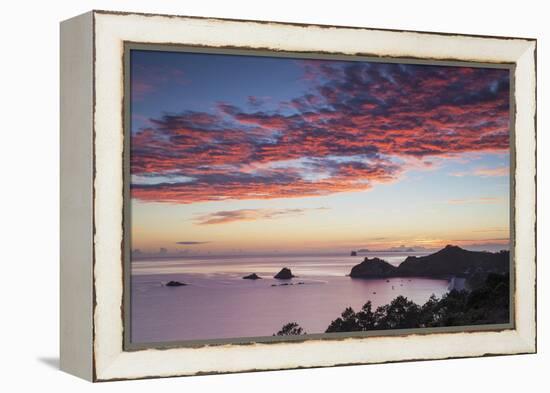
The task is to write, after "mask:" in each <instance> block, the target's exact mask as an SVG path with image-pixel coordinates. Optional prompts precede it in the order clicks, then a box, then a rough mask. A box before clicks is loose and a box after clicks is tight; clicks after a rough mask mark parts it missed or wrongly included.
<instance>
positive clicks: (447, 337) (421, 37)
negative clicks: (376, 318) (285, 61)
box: [61, 11, 536, 381]
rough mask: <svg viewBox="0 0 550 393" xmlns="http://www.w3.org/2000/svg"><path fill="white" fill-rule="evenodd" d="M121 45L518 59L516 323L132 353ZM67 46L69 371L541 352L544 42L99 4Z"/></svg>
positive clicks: (164, 370)
mask: <svg viewBox="0 0 550 393" xmlns="http://www.w3.org/2000/svg"><path fill="white" fill-rule="evenodd" d="M125 42H139V43H152V44H176V45H186V46H208V47H219V48H221V47H225V48H229V47H231V48H243V49H247V48H248V49H250V48H253V49H260V50H264V51H265V50H273V51H289V52H308V53H334V54H342V55H364V56H379V57H388V58H394V57H395V58H418V59H430V60H452V61H469V62H483V63H511V64H515V67H516V68H515V74H514V78H515V80H514V81H513V83H514V85H515V109H516V114H515V134H516V136H515V146H513V147H512V148H513V149H515V157H516V159H515V162H516V170H515V176H514V178H515V183H514V191H515V192H514V193H512V195H515V201H514V206H515V209H514V210H513V215H514V223H515V238H514V239H513V242H514V250H515V293H514V303H515V328H514V329H508V330H502V331H483V332H461V333H433V334H412V335H403V336H395V335H393V336H387V337H368V338H358V337H353V338H345V339H339V340H321V339H315V340H307V341H305V342H281V343H269V344H266V343H255V344H251V345H236V344H224V345H215V346H202V347H196V348H189V347H188V348H172V349H163V350H159V349H143V350H136V351H124V349H123V315H122V312H121V310H122V309H123V307H122V301H123V282H124V280H123V255H122V247H121V244H122V240H123V225H122V223H123V216H122V214H123V146H124V141H123V120H124V115H123V94H124V87H123V53H124V43H125ZM61 46H62V48H61V49H62V54H61V80H62V85H61V96H62V99H61V110H62V113H61V115H62V119H61V124H62V127H61V128H62V129H61V141H62V147H61V151H62V152H61V154H62V162H61V173H62V175H61V177H62V184H61V204H62V206H61V207H62V209H61V210H62V216H61V255H62V257H61V367H62V369H64V370H66V371H68V372H70V373H73V374H75V375H78V376H81V377H83V378H86V379H89V380H93V381H105V380H116V379H135V378H147V377H165V376H183V375H196V374H209V373H230V372H242V371H252V370H276V369H289V368H297V367H328V366H336V365H346V364H367V363H381V362H392V361H407V360H421V359H443V358H450V357H471V356H484V355H500V354H518V353H533V352H536V247H535V231H536V166H535V165H536V159H535V158H536V129H535V123H536V101H535V96H536V95H535V92H536V40H533V39H520V38H499V37H479V36H466V35H451V34H439V33H420V32H410V31H389V30H376V29H366V28H352V27H329V26H317V25H296V24H283V23H271V22H268V23H266V22H257V21H236V20H220V19H209V18H193V17H180V16H177V17H174V16H167V15H145V14H122V13H114V12H103V11H92V12H89V13H87V14H84V15H81V16H78V17H75V18H73V19H70V20H68V21H65V22H63V23H62V26H61ZM71 152H72V153H71Z"/></svg>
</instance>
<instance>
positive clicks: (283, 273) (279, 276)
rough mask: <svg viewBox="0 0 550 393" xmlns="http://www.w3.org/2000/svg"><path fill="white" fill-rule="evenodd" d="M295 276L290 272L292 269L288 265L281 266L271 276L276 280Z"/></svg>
mask: <svg viewBox="0 0 550 393" xmlns="http://www.w3.org/2000/svg"><path fill="white" fill-rule="evenodd" d="M293 277H296V276H295V275H293V274H292V271H291V270H290V269H289V268H288V267H283V268H282V269H281V271H280V272H279V273H277V274H275V275H274V276H273V278H276V279H278V280H290V279H291V278H293Z"/></svg>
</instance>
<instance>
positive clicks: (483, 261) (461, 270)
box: [350, 245, 510, 278]
mask: <svg viewBox="0 0 550 393" xmlns="http://www.w3.org/2000/svg"><path fill="white" fill-rule="evenodd" d="M509 261H510V253H509V252H508V251H500V252H497V253H492V252H486V251H468V250H464V249H463V248H460V247H458V246H451V245H448V246H446V247H445V248H443V249H442V250H439V251H437V252H435V253H433V254H430V255H426V256H422V257H415V256H410V257H407V259H405V261H403V262H402V263H401V264H400V265H399V266H398V267H395V266H393V265H390V264H389V263H388V262H386V261H384V260H382V259H379V258H372V259H369V258H365V260H364V261H363V262H361V263H360V264H359V265H356V266H354V267H353V268H352V269H351V272H350V276H351V277H356V278H384V277H412V276H414V277H450V276H459V277H471V276H473V275H474V274H487V273H506V272H508V271H509Z"/></svg>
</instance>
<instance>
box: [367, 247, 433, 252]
mask: <svg viewBox="0 0 550 393" xmlns="http://www.w3.org/2000/svg"><path fill="white" fill-rule="evenodd" d="M427 250H428V249H427V248H425V247H405V246H399V247H390V248H384V249H380V250H370V249H368V248H362V249H360V250H357V252H358V253H362V252H424V251H427Z"/></svg>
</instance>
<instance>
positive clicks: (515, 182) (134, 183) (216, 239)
mask: <svg viewBox="0 0 550 393" xmlns="http://www.w3.org/2000/svg"><path fill="white" fill-rule="evenodd" d="M61 50H62V56H61V111H62V113H61V181H62V184H61V210H62V213H61V367H62V369H63V370H65V371H67V372H70V373H73V374H75V375H78V376H80V377H83V378H86V379H89V380H92V381H106V380H118V379H135V378H147V377H161V376H184V375H200V374H210V373H230V372H243V371H252V370H278V369H288V368H298V367H300V368H304V367H305V368H307V367H328V366H337V365H346V364H367V363H382V362H395V361H407V360H422V359H443V358H457V357H472V356H486V355H504V354H520V353H533V352H535V351H536V307H535V304H536V302H535V299H536V250H535V230H536V196H535V188H536V167H535V154H536V152H535V150H536V130H535V120H536V101H535V91H536V41H535V40H534V39H526V38H509V37H481V36H471V35H459V34H456V35H450V34H441V33H424V32H423V33H421V32H411V31H390V30H379V29H368V28H354V27H335V26H318V25H296V24H285V23H272V22H259V21H237V20H220V19H210V18H196V17H180V16H168V15H144V14H123V13H116V12H104V11H93V12H90V13H87V14H84V15H81V16H78V17H75V18H73V19H70V20H68V21H65V22H63V23H62V24H61Z"/></svg>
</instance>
